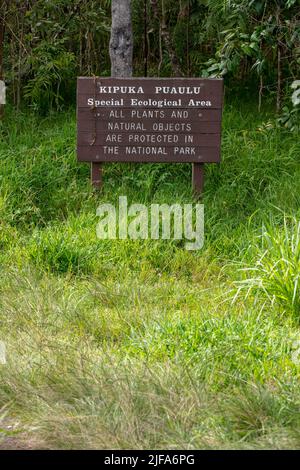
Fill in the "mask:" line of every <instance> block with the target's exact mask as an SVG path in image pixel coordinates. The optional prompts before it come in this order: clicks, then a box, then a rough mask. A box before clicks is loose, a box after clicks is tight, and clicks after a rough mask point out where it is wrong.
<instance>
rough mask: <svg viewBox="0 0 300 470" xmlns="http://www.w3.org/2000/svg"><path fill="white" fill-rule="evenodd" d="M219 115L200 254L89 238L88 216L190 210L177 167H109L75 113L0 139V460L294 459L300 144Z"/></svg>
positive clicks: (260, 125)
mask: <svg viewBox="0 0 300 470" xmlns="http://www.w3.org/2000/svg"><path fill="white" fill-rule="evenodd" d="M270 117H271V114H270V113H269V112H268V111H265V112H264V113H262V114H258V113H257V112H256V110H255V109H252V108H251V106H250V105H247V106H246V105H238V104H236V103H234V104H232V105H229V104H228V105H227V106H226V108H225V112H224V126H223V143H222V152H223V158H222V163H221V164H220V165H219V166H217V165H206V170H205V171H206V182H205V193H204V195H203V198H202V201H203V203H204V204H205V245H204V248H203V249H202V250H200V251H198V252H188V251H186V250H185V249H184V244H182V243H177V242H176V243H175V242H173V241H151V240H146V241H142V240H139V241H130V240H124V241H122V240H114V241H107V240H103V241H101V240H98V239H97V237H96V224H97V217H96V209H97V207H98V205H99V204H100V203H102V202H111V203H117V201H118V197H119V196H120V195H127V197H128V199H129V203H131V202H139V203H145V204H150V203H152V202H158V203H175V202H178V203H190V202H191V201H192V193H191V187H190V180H191V165H175V164H174V165H167V164H165V165H158V164H144V165H142V164H140V165H139V164H136V165H133V164H132V165H131V164H107V165H105V167H104V188H103V191H102V192H101V193H97V192H94V191H93V190H92V189H91V187H90V184H89V167H88V165H84V164H78V163H77V162H76V157H75V150H74V149H75V129H76V122H75V112H74V110H70V111H68V112H64V113H61V114H56V115H52V116H49V117H48V118H43V119H40V118H38V117H36V116H34V115H31V114H28V113H25V114H22V113H19V114H15V113H13V112H12V111H11V110H9V109H8V110H6V116H5V119H4V120H3V121H2V122H1V123H0V137H1V142H0V268H1V270H0V340H2V341H5V343H6V349H7V364H6V365H0V381H1V387H0V448H1V447H3V448H50V449H53V448H121V449H124V448H137V449H146V448H158V449H159V448H178V449H179V448H188V449H195V448H251V449H252V448H299V447H300V433H299V429H300V428H299V424H300V392H299V376H300V365H298V364H297V362H296V363H295V361H294V360H293V358H294V357H295V348H297V341H298V340H299V339H300V330H299V321H300V310H299V309H300V300H299V298H300V296H299V272H300V264H299V263H300V258H299V256H300V251H299V250H300V248H299V246H300V245H299V215H300V209H299V207H300V191H299V189H300V165H299V161H300V158H299V157H300V144H299V139H298V136H296V135H295V134H294V135H293V134H289V133H287V132H285V131H281V130H280V129H277V128H276V127H272V126H264V122H266V121H268V120H269V119H270Z"/></svg>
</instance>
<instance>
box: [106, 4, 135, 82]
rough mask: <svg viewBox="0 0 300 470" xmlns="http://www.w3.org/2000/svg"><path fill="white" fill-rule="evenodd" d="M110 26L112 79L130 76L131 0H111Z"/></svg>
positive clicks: (131, 39)
mask: <svg viewBox="0 0 300 470" xmlns="http://www.w3.org/2000/svg"><path fill="white" fill-rule="evenodd" d="M111 13H112V25H111V37H110V43H109V55H110V60H111V76H112V77H125V78H126V77H131V76H132V53H133V37H132V24H131V0H112V5H111Z"/></svg>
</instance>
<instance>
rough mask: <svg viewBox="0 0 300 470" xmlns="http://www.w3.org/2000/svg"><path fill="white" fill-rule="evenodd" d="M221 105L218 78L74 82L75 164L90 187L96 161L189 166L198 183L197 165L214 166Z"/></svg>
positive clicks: (97, 78) (94, 79) (97, 168)
mask: <svg viewBox="0 0 300 470" xmlns="http://www.w3.org/2000/svg"><path fill="white" fill-rule="evenodd" d="M222 101H223V80H221V79H201V78H189V79H182V78H170V79H169V78H168V79H161V78H160V79H156V78H101V77H93V78H85V77H80V78H78V82H77V125H78V136H77V155H78V160H79V161H85V162H92V176H93V178H94V179H95V178H96V183H100V175H99V174H98V179H97V170H99V163H101V162H161V163H166V162H170V163H182V162H190V163H194V164H198V165H194V169H195V170H196V173H197V170H198V175H197V174H195V176H194V182H195V183H196V184H197V180H198V183H199V182H200V183H201V181H202V180H203V177H202V175H201V174H200V173H199V171H200V169H201V171H202V168H203V163H208V162H211V163H217V162H219V161H220V148H221V116H222ZM93 163H94V164H95V163H98V165H97V166H95V165H94V166H93ZM199 164H200V166H199ZM94 182H95V181H94ZM200 183H199V184H200ZM199 184H198V185H199Z"/></svg>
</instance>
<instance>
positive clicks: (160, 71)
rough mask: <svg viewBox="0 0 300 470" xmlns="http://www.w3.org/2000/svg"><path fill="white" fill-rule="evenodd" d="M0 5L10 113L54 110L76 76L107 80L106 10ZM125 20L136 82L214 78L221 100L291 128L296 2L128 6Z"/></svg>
mask: <svg viewBox="0 0 300 470" xmlns="http://www.w3.org/2000/svg"><path fill="white" fill-rule="evenodd" d="M0 5H1V14H0V78H1V76H2V77H4V78H5V81H6V84H7V86H8V93H9V99H10V101H11V102H12V103H13V105H14V106H15V107H17V108H19V107H20V106H21V105H22V103H26V105H30V106H31V107H33V108H34V109H36V110H39V111H44V112H47V110H48V109H51V108H61V107H62V106H63V105H66V104H70V103H71V102H74V101H75V83H76V77H77V76H78V75H88V76H91V75H102V76H108V75H110V60H109V53H108V50H109V47H108V46H109V38H110V24H111V0H19V1H17V0H9V1H8V0H0ZM132 17H133V30H134V75H135V76H178V75H182V76H213V77H215V76H222V77H224V78H225V84H226V87H227V90H228V91H230V90H234V93H235V94H239V93H242V94H244V95H245V94H246V95H248V97H249V98H250V99H251V100H256V101H257V106H258V109H260V107H261V104H262V102H263V100H265V99H269V98H270V99H272V100H273V101H274V107H275V108H276V110H277V112H280V111H281V112H282V109H283V108H284V113H286V114H287V119H286V121H289V120H291V119H292V117H293V116H292V114H293V113H295V109H290V98H291V94H292V93H293V89H292V88H291V84H292V83H293V82H294V81H295V80H296V79H297V78H299V66H300V3H299V0H271V1H270V0H250V1H248V0H247V1H246V0H240V1H230V0H178V1H174V0H132ZM294 87H297V83H296V85H294ZM290 126H291V127H292V121H291V123H290Z"/></svg>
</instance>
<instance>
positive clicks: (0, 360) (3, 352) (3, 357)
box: [0, 341, 6, 364]
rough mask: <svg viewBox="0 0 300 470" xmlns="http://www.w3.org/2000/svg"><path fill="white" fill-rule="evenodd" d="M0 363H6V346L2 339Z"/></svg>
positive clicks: (0, 342)
mask: <svg viewBox="0 0 300 470" xmlns="http://www.w3.org/2000/svg"><path fill="white" fill-rule="evenodd" d="M0 364H6V347H5V343H4V342H3V341H0Z"/></svg>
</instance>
